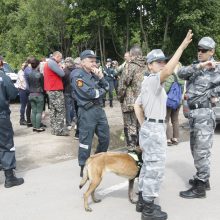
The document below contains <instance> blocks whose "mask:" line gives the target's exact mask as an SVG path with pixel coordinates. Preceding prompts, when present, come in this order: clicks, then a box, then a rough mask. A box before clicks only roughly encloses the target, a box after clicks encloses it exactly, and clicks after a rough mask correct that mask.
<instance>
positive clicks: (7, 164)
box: [0, 57, 24, 188]
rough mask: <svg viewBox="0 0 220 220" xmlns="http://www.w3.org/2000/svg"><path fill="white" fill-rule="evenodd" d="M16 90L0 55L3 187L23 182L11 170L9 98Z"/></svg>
mask: <svg viewBox="0 0 220 220" xmlns="http://www.w3.org/2000/svg"><path fill="white" fill-rule="evenodd" d="M17 94H18V90H17V89H16V88H15V86H14V84H13V82H12V81H11V79H10V78H9V77H8V76H7V75H6V74H5V72H4V70H3V58H2V57H0V163H1V166H2V169H3V170H4V173H5V187H6V188H9V187H13V186H18V185H21V184H23V183H24V179H23V178H17V177H16V176H15V174H14V172H13V169H15V168H16V159H15V147H14V141H13V135H14V132H13V128H12V124H11V121H10V113H11V111H10V109H9V101H10V99H15V98H16V96H17Z"/></svg>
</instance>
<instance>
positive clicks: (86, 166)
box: [79, 160, 89, 189]
mask: <svg viewBox="0 0 220 220" xmlns="http://www.w3.org/2000/svg"><path fill="white" fill-rule="evenodd" d="M88 179H89V176H88V160H87V162H86V165H85V166H84V169H83V177H82V180H81V182H80V184H79V188H80V189H82V187H83V186H84V185H85V184H86V182H87V180H88Z"/></svg>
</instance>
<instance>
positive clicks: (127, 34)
mask: <svg viewBox="0 0 220 220" xmlns="http://www.w3.org/2000/svg"><path fill="white" fill-rule="evenodd" d="M129 23H130V20H129V14H128V11H127V13H126V46H125V48H126V49H125V50H126V52H127V51H128V50H129V41H130V29H129V26H130V25H129Z"/></svg>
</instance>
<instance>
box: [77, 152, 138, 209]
mask: <svg viewBox="0 0 220 220" xmlns="http://www.w3.org/2000/svg"><path fill="white" fill-rule="evenodd" d="M141 164H142V159H141V151H140V150H137V151H133V152H131V153H119V152H106V153H99V154H95V155H92V156H90V157H89V158H88V160H87V161H86V165H85V167H84V170H83V178H82V180H81V182H80V185H79V188H80V189H81V188H82V187H83V186H84V185H85V184H86V182H87V180H90V185H89V188H88V190H87V191H86V192H85V193H84V207H85V210H86V211H88V212H91V211H92V209H91V208H90V207H89V205H88V197H89V196H90V194H91V196H92V200H93V202H101V200H99V199H96V198H95V190H96V188H97V187H98V185H99V184H100V182H101V180H102V177H103V175H104V173H105V172H107V171H109V172H113V173H115V174H117V175H119V176H123V177H126V178H128V179H129V187H128V197H129V200H130V201H131V203H135V201H134V200H133V186H134V179H135V178H136V177H137V176H138V175H139V171H140V166H141Z"/></svg>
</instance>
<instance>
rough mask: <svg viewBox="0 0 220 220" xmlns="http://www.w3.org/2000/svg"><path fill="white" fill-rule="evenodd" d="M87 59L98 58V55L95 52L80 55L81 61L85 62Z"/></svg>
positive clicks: (84, 52)
mask: <svg viewBox="0 0 220 220" xmlns="http://www.w3.org/2000/svg"><path fill="white" fill-rule="evenodd" d="M85 58H96V55H95V53H94V51H93V50H84V51H83V52H82V53H81V54H80V59H81V60H83V59H85Z"/></svg>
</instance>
